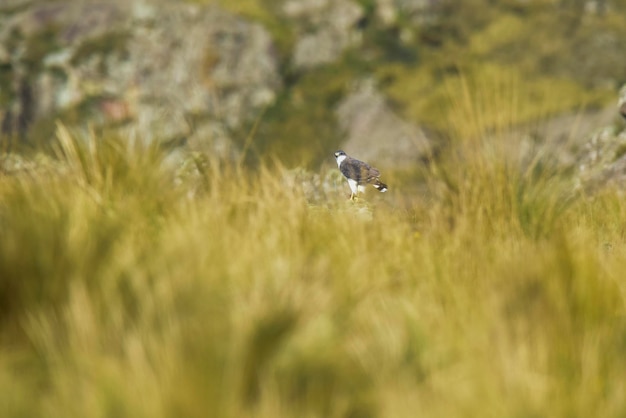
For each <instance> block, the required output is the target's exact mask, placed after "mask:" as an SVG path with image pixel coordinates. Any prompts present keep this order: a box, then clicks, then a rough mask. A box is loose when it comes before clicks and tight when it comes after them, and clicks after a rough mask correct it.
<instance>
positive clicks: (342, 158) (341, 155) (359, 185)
mask: <svg viewBox="0 0 626 418" xmlns="http://www.w3.org/2000/svg"><path fill="white" fill-rule="evenodd" d="M335 159H336V160H337V167H339V171H341V174H343V175H344V177H345V178H346V179H347V180H348V185H349V186H350V190H351V191H352V194H351V195H350V200H354V199H357V198H358V195H359V192H360V191H361V192H364V191H365V185H367V184H371V185H372V186H374V188H376V189H377V190H378V191H379V192H386V191H387V185H386V184H385V183H383V182H381V181H380V171H378V169H376V168H374V167H372V166H370V165H369V164H367V163H365V162H363V161H359V160H357V159H356V158H352V157H350V156H348V155H347V154H346V153H345V152H343V151H342V150H339V151H337V152H335Z"/></svg>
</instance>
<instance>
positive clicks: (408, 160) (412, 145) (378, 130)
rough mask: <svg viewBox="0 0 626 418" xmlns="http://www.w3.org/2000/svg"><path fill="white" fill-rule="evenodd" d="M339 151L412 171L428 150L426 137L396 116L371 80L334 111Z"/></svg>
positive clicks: (418, 129)
mask: <svg viewBox="0 0 626 418" xmlns="http://www.w3.org/2000/svg"><path fill="white" fill-rule="evenodd" d="M336 113H337V118H338V120H339V125H340V126H341V128H342V129H343V131H344V132H345V133H346V137H347V139H346V141H345V143H344V144H343V145H342V147H343V148H344V149H345V150H346V152H348V153H349V154H350V155H354V156H355V157H356V158H358V159H360V160H364V161H369V162H371V163H372V164H375V165H377V166H379V167H384V166H387V167H392V166H393V167H395V168H403V167H411V166H413V165H415V163H416V162H417V161H418V160H419V159H420V158H423V157H424V156H426V155H427V154H428V153H429V152H430V150H431V143H430V141H429V139H428V138H427V137H426V135H425V133H424V132H423V131H422V130H421V129H420V128H419V127H418V126H416V125H413V124H411V123H409V122H407V121H405V120H403V119H402V118H400V117H399V116H398V115H396V114H395V113H394V112H393V111H392V110H391V108H390V107H389V105H388V104H387V101H386V99H385V97H384V96H383V94H382V93H381V92H379V91H378V90H377V89H376V87H375V85H374V83H373V82H372V81H370V80H366V81H363V82H361V83H359V84H357V85H356V86H355V88H354V91H353V92H352V93H350V94H348V95H347V96H346V97H345V98H344V99H343V101H342V102H341V103H340V104H339V106H338V108H337V112H336Z"/></svg>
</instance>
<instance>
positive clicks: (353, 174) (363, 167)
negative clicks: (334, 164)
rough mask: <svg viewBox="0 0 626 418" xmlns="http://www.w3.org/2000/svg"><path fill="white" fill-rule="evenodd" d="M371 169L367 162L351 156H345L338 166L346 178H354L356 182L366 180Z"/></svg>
mask: <svg viewBox="0 0 626 418" xmlns="http://www.w3.org/2000/svg"><path fill="white" fill-rule="evenodd" d="M371 169H372V168H371V167H370V166H369V164H367V163H364V162H363V161H359V160H357V159H355V158H351V157H348V158H346V159H345V160H344V161H343V163H341V167H339V170H340V171H341V173H342V174H343V175H344V176H346V178H348V179H351V180H355V181H356V182H357V183H361V182H364V181H367V179H368V178H369V172H370V170H371Z"/></svg>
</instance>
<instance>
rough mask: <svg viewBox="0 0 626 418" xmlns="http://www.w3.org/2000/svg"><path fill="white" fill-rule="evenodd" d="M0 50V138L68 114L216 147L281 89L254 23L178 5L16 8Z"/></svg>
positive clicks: (148, 136) (263, 35)
mask: <svg viewBox="0 0 626 418" xmlns="http://www.w3.org/2000/svg"><path fill="white" fill-rule="evenodd" d="M0 45H2V46H3V48H0V69H1V70H2V71H0V84H1V85H0V91H2V94H1V95H0V118H2V119H3V121H2V130H3V132H4V135H5V136H15V135H16V134H17V135H24V134H25V133H26V132H27V130H28V128H29V125H31V124H34V123H36V122H37V121H39V120H42V119H45V118H54V117H57V116H59V117H69V116H71V115H73V118H74V119H77V120H79V121H86V120H89V121H90V122H91V123H95V124H104V125H118V126H120V127H121V128H123V129H125V130H127V131H130V132H131V133H132V134H134V135H135V136H136V137H138V138H140V139H141V140H144V141H165V142H170V141H174V140H176V141H179V140H191V141H192V142H195V143H196V144H197V145H199V146H203V145H211V144H212V143H214V142H215V143H220V144H223V143H224V141H223V138H224V137H225V136H227V135H228V132H230V131H232V130H233V129H236V128H238V127H240V126H241V125H242V124H243V123H244V122H247V121H250V120H252V119H254V118H255V117H257V115H258V114H259V113H260V111H261V110H262V109H263V108H265V107H266V106H268V105H269V104H271V103H272V102H273V101H274V100H275V97H276V94H277V92H278V90H279V89H280V88H281V84H282V83H281V78H280V75H279V72H278V64H277V59H276V57H275V53H274V51H273V45H272V41H271V38H270V36H269V34H268V32H267V31H266V30H265V29H264V28H263V27H262V26H260V25H258V24H255V23H251V22H249V21H246V20H244V19H242V18H241V17H238V16H235V15H233V14H230V13H228V12H225V11H223V10H221V9H219V8H216V7H205V6H199V5H192V4H187V3H183V2H166V1H164V2H156V1H133V2H79V3H77V2H70V1H67V2H62V1H61V2H54V3H48V2H45V3H42V4H35V5H33V6H31V7H28V8H20V7H15V8H13V9H11V11H10V12H7V13H5V14H4V22H3V24H2V25H1V27H0ZM220 138H221V139H220Z"/></svg>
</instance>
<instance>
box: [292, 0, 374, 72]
mask: <svg viewBox="0 0 626 418" xmlns="http://www.w3.org/2000/svg"><path fill="white" fill-rule="evenodd" d="M283 13H284V14H285V16H286V17H288V18H289V19H291V20H293V21H294V22H295V23H296V27H297V28H298V32H299V37H298V40H297V42H296V46H295V50H294V52H293V63H294V66H295V67H296V68H312V67H315V66H318V65H321V64H327V63H330V62H333V61H335V60H336V59H338V58H339V57H340V55H341V54H342V53H343V51H344V50H346V49H347V48H348V47H350V46H353V45H356V44H358V42H359V40H360V38H359V31H358V30H357V29H356V27H355V26H356V23H357V22H358V21H359V19H361V18H362V17H363V14H364V13H363V10H362V9H361V7H360V6H359V5H358V4H356V3H354V2H353V1H350V0H289V1H286V2H285V3H284V6H283Z"/></svg>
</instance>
